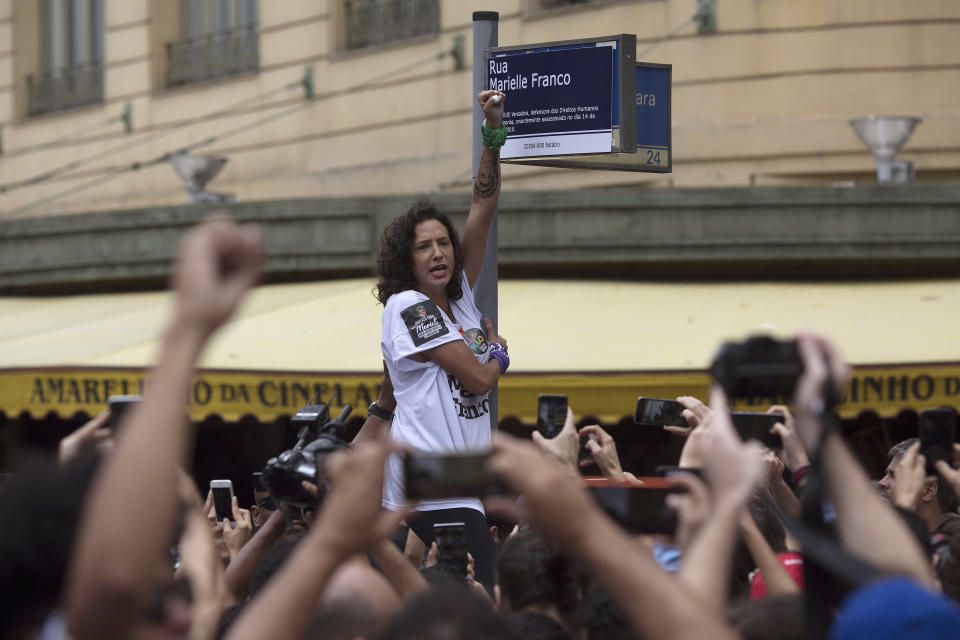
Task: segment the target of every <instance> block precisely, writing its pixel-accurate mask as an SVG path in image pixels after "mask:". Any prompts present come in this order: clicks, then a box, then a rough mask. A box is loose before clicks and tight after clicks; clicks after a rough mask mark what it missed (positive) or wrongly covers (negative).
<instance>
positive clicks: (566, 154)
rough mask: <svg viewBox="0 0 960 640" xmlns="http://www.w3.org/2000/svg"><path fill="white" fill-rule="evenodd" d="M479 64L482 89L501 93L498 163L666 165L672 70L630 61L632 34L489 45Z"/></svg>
mask: <svg viewBox="0 0 960 640" xmlns="http://www.w3.org/2000/svg"><path fill="white" fill-rule="evenodd" d="M486 63H487V68H486V71H487V76H488V78H487V79H488V83H487V84H488V87H489V88H491V89H497V90H499V91H503V92H504V93H506V94H507V101H506V104H505V107H504V117H503V120H504V124H505V125H506V127H507V133H508V138H507V143H506V144H505V145H504V146H503V148H502V149H501V159H502V160H504V161H505V162H513V163H517V164H533V165H539V166H553V167H570V168H590V169H616V170H628V171H646V172H656V173H667V172H670V171H671V170H672V164H673V163H672V160H673V159H672V153H671V151H672V149H671V136H670V125H671V123H670V97H671V96H670V85H671V71H672V69H671V66H670V65H661V64H652V63H637V62H636V38H635V36H633V35H629V34H622V35H616V36H606V37H602V38H590V39H583V40H566V41H562V42H547V43H540V44H529V45H521V46H512V47H496V48H491V49H488V51H487V60H486Z"/></svg>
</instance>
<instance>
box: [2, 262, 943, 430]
mask: <svg viewBox="0 0 960 640" xmlns="http://www.w3.org/2000/svg"><path fill="white" fill-rule="evenodd" d="M372 286H373V283H372V282H371V281H370V280H367V279H352V280H338V281H328V282H316V283H297V284H281V285H266V286H262V287H259V288H258V289H257V290H255V291H254V292H253V293H252V294H251V295H250V296H249V298H248V299H247V301H246V302H245V304H244V306H243V308H242V309H241V310H240V311H239V313H238V314H237V316H236V317H235V318H234V319H233V321H232V322H231V323H230V324H229V325H228V326H226V327H225V328H224V329H223V330H222V331H221V332H219V333H218V334H217V336H216V337H215V339H214V340H213V342H212V343H211V345H210V346H209V348H208V349H207V351H206V352H205V354H204V356H203V359H202V361H201V369H200V371H199V372H198V376H197V379H196V381H195V384H194V388H193V394H192V397H191V414H192V415H193V417H194V418H197V419H199V418H202V417H203V416H205V415H208V414H214V413H215V414H219V415H221V416H222V417H223V418H224V419H227V420H233V419H236V418H238V417H239V416H241V415H245V414H250V415H253V416H256V417H257V418H259V419H261V420H265V421H270V420H273V419H275V418H276V416H278V415H289V414H291V413H293V412H294V411H296V409H297V408H298V407H299V406H300V405H302V404H303V403H304V402H305V400H306V399H308V396H309V395H312V392H313V391H314V390H319V391H321V392H322V394H323V396H324V398H325V399H329V398H331V397H332V398H333V399H334V401H335V402H350V403H351V404H354V405H355V406H358V407H362V406H364V405H365V404H366V403H369V402H370V401H371V400H372V399H373V398H375V397H376V393H377V391H376V385H377V384H378V383H379V379H380V375H379V371H380V349H379V339H380V310H381V307H380V306H379V305H378V304H377V303H376V301H375V300H374V298H373V296H372V294H371V289H372ZM499 296H500V323H499V324H500V327H499V328H500V330H501V331H502V333H503V334H504V335H505V336H506V337H507V339H508V340H509V343H510V353H511V358H512V361H513V364H512V366H511V371H510V373H509V374H508V375H507V376H506V377H505V378H503V380H502V381H501V384H500V402H501V409H500V415H501V417H506V416H510V415H514V416H517V417H520V418H521V419H523V420H524V421H533V420H534V419H535V416H534V413H535V406H536V396H537V394H538V393H541V392H551V393H566V394H567V395H568V396H569V397H570V403H571V405H572V406H573V407H574V408H575V409H576V411H577V413H578V414H584V415H586V414H591V415H595V416H597V417H599V418H600V419H602V420H609V421H613V420H617V419H619V418H620V417H622V416H624V415H630V414H631V413H632V410H633V403H634V401H635V399H636V396H637V395H641V394H642V395H647V396H654V397H675V396H676V395H679V394H692V395H697V396H701V397H702V396H704V395H705V393H706V388H707V385H708V384H709V377H708V376H707V374H706V373H705V372H704V369H705V368H706V367H707V366H708V365H709V362H710V360H711V359H712V357H713V354H714V352H715V351H716V348H717V346H718V345H719V344H720V342H722V341H723V340H726V339H741V338H743V337H745V336H747V335H749V334H751V333H756V332H764V333H768V334H773V335H778V336H787V335H791V334H792V333H794V332H796V331H797V330H802V329H815V330H818V331H820V332H822V333H825V334H827V335H829V336H831V337H832V338H833V339H834V340H835V341H836V342H837V344H838V345H839V346H840V348H841V349H842V351H843V353H844V355H845V356H846V358H847V359H848V360H849V361H850V362H851V363H853V364H854V365H855V368H856V376H855V377H854V380H853V381H852V382H851V385H850V388H849V390H848V394H847V395H848V397H847V402H846V403H845V404H844V405H843V407H842V408H841V413H842V414H843V415H845V416H852V415H856V414H857V413H859V412H860V411H863V410H867V409H872V410H875V411H877V412H878V413H880V414H881V415H893V414H896V413H897V412H898V411H900V410H902V409H904V408H913V409H918V410H919V409H924V408H928V407H934V406H940V405H943V404H953V403H954V400H955V398H956V397H957V396H958V395H960V346H958V345H956V344H955V343H954V341H952V340H951V339H950V338H951V337H952V332H951V331H950V329H952V324H953V318H954V316H955V312H956V311H958V310H960V280H935V281H913V282H890V283H863V282H847V283H719V284H700V283H697V284H692V283H633V282H610V281H570V280H564V281H559V280H550V281H545V280H506V281H503V282H501V284H500V292H499ZM170 308H171V298H170V295H169V294H168V293H164V292H154V293H122V294H100V295H83V296H66V297H54V298H10V297H8V298H0V410H2V411H4V412H5V413H6V414H7V415H16V414H18V413H20V412H22V411H29V412H30V413H32V414H33V415H35V416H42V415H45V414H46V413H48V412H50V411H56V412H58V413H60V414H61V415H73V414H74V413H75V412H77V411H81V410H82V411H86V412H87V413H93V412H96V411H98V410H99V409H100V408H102V406H103V404H104V402H105V399H106V396H108V395H112V394H115V393H122V392H124V391H130V392H135V391H136V390H138V389H139V388H140V387H141V385H142V380H143V377H144V375H143V372H144V370H145V369H146V368H147V367H149V365H150V364H151V363H152V362H153V360H154V356H155V353H156V350H157V347H158V344H159V340H160V333H161V331H162V329H163V327H164V326H165V323H166V321H167V318H168V316H169V313H170Z"/></svg>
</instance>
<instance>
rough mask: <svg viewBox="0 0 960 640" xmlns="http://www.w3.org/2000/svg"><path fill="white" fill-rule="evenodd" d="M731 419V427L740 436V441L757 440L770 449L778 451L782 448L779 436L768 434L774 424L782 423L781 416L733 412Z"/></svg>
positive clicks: (777, 414) (776, 414) (753, 412)
mask: <svg viewBox="0 0 960 640" xmlns="http://www.w3.org/2000/svg"><path fill="white" fill-rule="evenodd" d="M731 417H732V419H733V427H734V428H735V429H736V430H737V433H739V434H740V438H741V439H742V440H757V441H759V442H762V443H763V444H764V446H767V447H770V448H771V449H779V448H780V447H782V446H783V440H782V439H781V438H780V435H779V434H776V433H770V429H772V428H773V425H774V424H776V423H778V422H783V414H781V413H758V412H756V411H734V412H733V413H732V414H731Z"/></svg>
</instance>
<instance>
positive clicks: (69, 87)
mask: <svg viewBox="0 0 960 640" xmlns="http://www.w3.org/2000/svg"><path fill="white" fill-rule="evenodd" d="M38 10H39V16H38V17H39V20H38V24H39V27H40V29H39V33H38V37H39V42H40V43H41V45H40V68H39V71H38V72H37V73H31V74H29V75H28V76H27V95H28V99H27V113H28V114H29V115H31V116H35V115H39V114H41V113H49V112H51V111H62V110H64V109H72V108H73V107H80V106H83V105H87V104H96V103H100V102H103V22H104V21H103V0H39V6H38Z"/></svg>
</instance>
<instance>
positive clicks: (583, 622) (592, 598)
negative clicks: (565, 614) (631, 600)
mask: <svg viewBox="0 0 960 640" xmlns="http://www.w3.org/2000/svg"><path fill="white" fill-rule="evenodd" d="M577 621H578V622H579V626H580V628H581V629H583V631H584V633H585V634H586V640H642V636H641V635H640V633H639V632H638V631H636V629H634V626H633V625H632V624H631V623H630V620H629V619H628V618H627V614H626V613H624V611H623V609H621V608H620V606H619V605H618V604H617V603H616V602H615V601H614V600H613V597H612V596H611V595H610V592H609V591H607V590H606V589H605V588H604V587H603V586H602V585H601V584H600V583H599V582H598V581H597V580H596V579H595V578H591V579H589V580H587V581H586V583H585V585H584V587H583V599H582V602H581V605H580V608H579V609H578V610H577Z"/></svg>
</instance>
